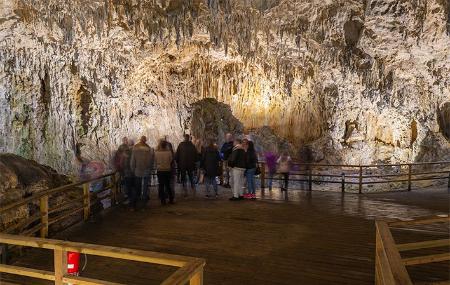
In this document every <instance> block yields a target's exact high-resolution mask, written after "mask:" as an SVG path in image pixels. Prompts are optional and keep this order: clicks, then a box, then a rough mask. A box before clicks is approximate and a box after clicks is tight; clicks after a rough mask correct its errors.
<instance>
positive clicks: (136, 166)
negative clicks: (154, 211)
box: [130, 136, 155, 210]
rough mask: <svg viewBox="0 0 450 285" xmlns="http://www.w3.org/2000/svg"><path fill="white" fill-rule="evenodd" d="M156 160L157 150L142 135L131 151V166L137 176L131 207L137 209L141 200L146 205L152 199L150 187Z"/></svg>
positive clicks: (143, 205)
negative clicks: (149, 191)
mask: <svg viewBox="0 0 450 285" xmlns="http://www.w3.org/2000/svg"><path fill="white" fill-rule="evenodd" d="M154 162H155V151H154V150H153V148H151V147H150V146H149V145H148V144H147V138H146V137H145V136H142V137H141V139H140V140H139V143H137V144H136V145H135V146H134V147H133V150H132V152H131V161H130V166H131V170H132V172H133V174H134V176H135V187H134V188H133V191H132V195H131V200H130V207H131V209H135V210H136V209H137V208H138V204H139V202H140V203H142V207H145V206H146V204H147V202H148V200H149V199H150V197H149V193H148V187H149V184H150V178H151V176H150V174H151V170H152V168H153V165H154Z"/></svg>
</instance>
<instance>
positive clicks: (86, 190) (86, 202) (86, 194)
mask: <svg viewBox="0 0 450 285" xmlns="http://www.w3.org/2000/svg"><path fill="white" fill-rule="evenodd" d="M83 206H84V211H83V213H84V214H83V217H84V220H85V221H87V220H88V219H89V215H90V211H91V197H90V193H89V183H85V184H83Z"/></svg>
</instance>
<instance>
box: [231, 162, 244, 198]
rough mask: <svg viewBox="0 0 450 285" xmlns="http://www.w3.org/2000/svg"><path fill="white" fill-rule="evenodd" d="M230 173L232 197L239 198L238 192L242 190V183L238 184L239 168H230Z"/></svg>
mask: <svg viewBox="0 0 450 285" xmlns="http://www.w3.org/2000/svg"><path fill="white" fill-rule="evenodd" d="M231 174H232V175H233V197H234V198H239V193H240V191H241V190H242V185H240V184H241V183H240V181H241V179H240V177H239V176H240V174H241V171H239V169H237V168H232V169H231ZM239 188H241V190H239Z"/></svg>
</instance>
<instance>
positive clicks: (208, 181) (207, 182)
mask: <svg viewBox="0 0 450 285" xmlns="http://www.w3.org/2000/svg"><path fill="white" fill-rule="evenodd" d="M211 184H212V186H213V189H214V192H215V193H216V195H217V181H216V177H209V176H205V187H206V193H207V194H209V185H211Z"/></svg>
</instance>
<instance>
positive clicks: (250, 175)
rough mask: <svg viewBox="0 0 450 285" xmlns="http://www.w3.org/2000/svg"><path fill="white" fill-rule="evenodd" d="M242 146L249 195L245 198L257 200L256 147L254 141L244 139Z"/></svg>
mask: <svg viewBox="0 0 450 285" xmlns="http://www.w3.org/2000/svg"><path fill="white" fill-rule="evenodd" d="M242 146H243V148H244V150H245V166H246V167H245V177H246V179H247V194H245V195H244V198H247V199H252V200H255V199H256V186H255V174H256V167H257V166H258V156H257V155H256V151H255V145H254V144H253V142H252V141H249V140H248V139H244V140H243V143H242Z"/></svg>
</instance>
